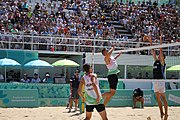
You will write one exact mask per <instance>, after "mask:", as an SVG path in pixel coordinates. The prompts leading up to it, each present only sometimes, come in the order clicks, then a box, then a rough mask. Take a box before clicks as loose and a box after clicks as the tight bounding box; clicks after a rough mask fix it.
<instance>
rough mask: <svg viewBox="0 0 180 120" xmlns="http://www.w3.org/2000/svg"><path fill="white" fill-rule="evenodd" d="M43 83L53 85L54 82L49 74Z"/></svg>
mask: <svg viewBox="0 0 180 120" xmlns="http://www.w3.org/2000/svg"><path fill="white" fill-rule="evenodd" d="M42 83H53V80H52V78H51V77H50V75H49V73H46V75H45V78H44V79H43V80H42Z"/></svg>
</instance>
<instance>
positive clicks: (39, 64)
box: [24, 60, 52, 68]
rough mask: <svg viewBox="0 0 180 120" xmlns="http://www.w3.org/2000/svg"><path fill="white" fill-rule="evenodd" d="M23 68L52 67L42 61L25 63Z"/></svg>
mask: <svg viewBox="0 0 180 120" xmlns="http://www.w3.org/2000/svg"><path fill="white" fill-rule="evenodd" d="M24 67H35V68H46V67H52V65H51V64H49V63H48V62H46V61H44V60H33V61H30V62H28V63H26V64H25V65H24Z"/></svg>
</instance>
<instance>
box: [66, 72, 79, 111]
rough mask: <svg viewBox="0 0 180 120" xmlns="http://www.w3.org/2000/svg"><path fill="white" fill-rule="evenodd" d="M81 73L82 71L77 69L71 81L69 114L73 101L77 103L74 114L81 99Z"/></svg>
mask: <svg viewBox="0 0 180 120" xmlns="http://www.w3.org/2000/svg"><path fill="white" fill-rule="evenodd" d="M79 73H80V71H79V70H78V69H77V70H76V71H75V73H74V75H73V76H72V78H71V79H70V100H69V111H68V112H69V113H70V112H71V109H72V104H73V101H74V103H75V110H74V112H76V111H77V106H78V99H79V95H78V88H79V83H80V80H79Z"/></svg>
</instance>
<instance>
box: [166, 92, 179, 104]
mask: <svg viewBox="0 0 180 120" xmlns="http://www.w3.org/2000/svg"><path fill="white" fill-rule="evenodd" d="M166 97H167V100H168V105H170V106H180V90H169V91H166Z"/></svg>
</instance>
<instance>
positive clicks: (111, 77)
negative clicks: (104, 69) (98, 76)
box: [108, 74, 118, 90]
mask: <svg viewBox="0 0 180 120" xmlns="http://www.w3.org/2000/svg"><path fill="white" fill-rule="evenodd" d="M108 82H109V87H110V88H111V89H115V90H116V88H117V83H118V77H117V75H116V74H112V75H108Z"/></svg>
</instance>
